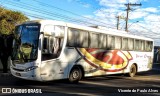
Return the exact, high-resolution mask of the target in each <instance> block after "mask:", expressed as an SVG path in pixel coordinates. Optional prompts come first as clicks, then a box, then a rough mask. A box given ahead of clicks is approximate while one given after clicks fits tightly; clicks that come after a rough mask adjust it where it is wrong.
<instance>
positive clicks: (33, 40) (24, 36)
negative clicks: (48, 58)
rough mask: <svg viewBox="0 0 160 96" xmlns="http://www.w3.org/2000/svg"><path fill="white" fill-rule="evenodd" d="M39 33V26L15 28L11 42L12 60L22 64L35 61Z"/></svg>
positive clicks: (31, 25) (30, 25)
mask: <svg viewBox="0 0 160 96" xmlns="http://www.w3.org/2000/svg"><path fill="white" fill-rule="evenodd" d="M39 33H40V25H39V24H28V25H27V24H25V25H21V26H17V27H16V29H15V34H16V35H15V40H14V42H13V53H12V60H16V61H19V63H22V62H30V61H33V60H35V59H37V54H38V40H39Z"/></svg>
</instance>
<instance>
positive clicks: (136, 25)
mask: <svg viewBox="0 0 160 96" xmlns="http://www.w3.org/2000/svg"><path fill="white" fill-rule="evenodd" d="M128 3H130V4H141V6H130V9H131V10H130V11H129V20H128V30H129V33H131V34H135V35H140V36H144V37H150V38H152V39H154V40H155V45H156V46H160V30H159V28H160V0H0V6H2V7H4V8H7V9H11V10H14V11H20V12H22V13H24V14H25V15H27V16H28V17H29V18H30V19H31V20H33V19H52V20H53V19H54V20H60V21H65V22H72V23H76V24H81V25H85V26H95V25H99V26H105V27H107V28H112V29H116V28H117V18H116V17H117V16H120V17H121V19H120V21H119V30H125V17H126V8H127V7H126V6H125V4H128Z"/></svg>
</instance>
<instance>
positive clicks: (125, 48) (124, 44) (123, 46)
mask: <svg viewBox="0 0 160 96" xmlns="http://www.w3.org/2000/svg"><path fill="white" fill-rule="evenodd" d="M122 49H123V50H127V49H128V38H123V39H122Z"/></svg>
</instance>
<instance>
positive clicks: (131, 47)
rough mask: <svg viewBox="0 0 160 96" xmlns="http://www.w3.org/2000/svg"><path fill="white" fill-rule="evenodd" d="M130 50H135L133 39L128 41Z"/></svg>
mask: <svg viewBox="0 0 160 96" xmlns="http://www.w3.org/2000/svg"><path fill="white" fill-rule="evenodd" d="M128 45H129V46H128V49H129V50H133V49H134V39H132V38H129V39H128Z"/></svg>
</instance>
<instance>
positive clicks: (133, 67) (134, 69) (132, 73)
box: [128, 63, 138, 77]
mask: <svg viewBox="0 0 160 96" xmlns="http://www.w3.org/2000/svg"><path fill="white" fill-rule="evenodd" d="M137 71H138V67H137V64H136V63H133V64H132V65H131V66H130V68H129V73H128V76H129V77H134V76H135V75H136V73H137Z"/></svg>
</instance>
